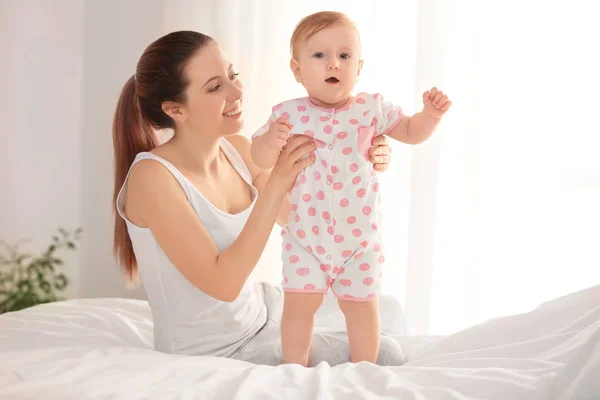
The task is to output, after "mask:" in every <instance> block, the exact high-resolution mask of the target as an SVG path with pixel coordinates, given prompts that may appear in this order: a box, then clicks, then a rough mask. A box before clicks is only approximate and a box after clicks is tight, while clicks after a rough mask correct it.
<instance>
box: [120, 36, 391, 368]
mask: <svg viewBox="0 0 600 400" xmlns="http://www.w3.org/2000/svg"><path fill="white" fill-rule="evenodd" d="M242 101H243V91H242V84H241V82H240V81H239V79H238V78H237V73H235V70H234V69H233V66H232V65H231V64H230V63H229V62H228V61H227V60H226V59H225V57H224V55H223V53H222V51H221V49H220V48H219V46H218V45H217V44H216V43H215V41H214V40H212V39H211V38H210V37H208V36H206V35H203V34H201V33H197V32H189V31H182V32H174V33H171V34H168V35H166V36H164V37H162V38H160V39H159V40H157V41H156V42H154V43H152V44H151V45H150V46H149V47H148V48H147V49H146V50H145V52H144V54H143V55H142V56H141V58H140V60H139V62H138V65H137V71H136V74H135V75H134V76H133V77H132V78H130V79H129V80H128V81H127V83H126V84H125V87H124V88H123V91H122V93H121V96H120V99H119V102H118V105H117V110H116V113H115V119H114V126H113V140H114V146H115V160H116V169H115V173H116V177H115V199H114V200H115V205H116V209H117V215H116V216H115V238H114V247H115V252H116V254H117V257H118V259H119V261H120V263H121V264H122V265H123V267H124V268H125V271H126V272H127V274H128V276H129V278H130V279H136V277H137V274H138V267H139V275H140V278H141V281H142V282H143V284H144V288H145V290H146V292H147V295H148V301H149V304H150V307H151V309H152V316H153V320H154V341H155V348H156V349H157V350H159V351H163V352H167V353H176V354H187V355H210V356H222V357H231V358H236V359H241V360H246V361H251V362H255V363H261V364H269V365H278V364H280V363H281V362H282V356H281V349H280V345H279V337H280V332H279V329H280V315H281V303H282V299H283V296H282V292H281V290H280V289H278V288H273V287H271V286H268V285H265V284H256V285H251V284H246V281H247V279H248V276H249V275H250V273H251V272H252V270H253V269H254V267H255V266H256V263H257V262H258V260H259V257H260V255H261V253H262V251H263V249H264V247H265V245H266V243H267V239H268V238H269V234H270V233H271V231H272V228H273V225H274V224H275V222H278V223H279V224H283V223H285V221H286V217H287V215H288V212H289V203H288V202H287V199H286V193H287V191H288V190H289V189H290V188H291V187H292V185H293V184H294V181H295V179H296V176H297V174H298V173H299V171H300V170H301V169H302V168H304V167H306V166H307V165H310V163H312V162H313V157H312V156H311V152H312V151H314V150H315V148H316V146H315V144H314V142H313V140H312V139H311V138H309V137H307V136H294V137H292V138H291V139H290V140H289V141H288V143H287V144H286V146H285V147H284V149H283V151H282V154H281V157H280V160H279V162H278V163H277V164H276V165H275V166H274V168H273V169H272V170H271V171H263V170H260V169H259V168H257V167H256V166H255V165H254V163H253V162H252V160H251V157H250V143H249V140H248V139H247V138H245V137H243V136H240V135H237V133H238V132H240V130H241V128H242V113H241V104H242ZM164 128H172V129H173V130H174V132H175V134H174V136H173V138H172V139H171V140H169V141H168V142H166V143H164V144H160V145H159V143H158V142H157V139H156V135H155V133H154V129H164ZM374 144H375V147H374V148H372V149H371V155H372V161H374V162H376V164H375V168H376V169H378V170H383V169H385V167H386V163H387V162H388V158H389V157H388V156H387V154H389V147H388V146H387V143H386V142H385V139H384V138H380V139H378V140H377V143H374ZM377 163H379V164H377ZM259 194H260V195H259ZM316 332H318V333H317V335H315V340H314V341H313V352H312V353H311V355H312V356H311V361H312V364H313V365H314V364H316V363H318V362H319V361H321V360H325V361H327V362H329V363H330V364H338V363H342V362H346V361H348V360H349V355H348V344H347V339H346V334H345V332H344V331H343V326H342V327H340V329H338V331H337V332H319V329H318V326H317V328H316ZM384 339H385V338H384ZM382 342H383V341H382ZM381 353H382V356H380V361H381V362H382V363H385V364H390V363H400V362H401V354H400V351H399V348H398V345H397V344H396V343H395V342H393V341H392V340H391V339H390V340H389V345H388V346H386V345H385V344H383V343H382V351H381Z"/></svg>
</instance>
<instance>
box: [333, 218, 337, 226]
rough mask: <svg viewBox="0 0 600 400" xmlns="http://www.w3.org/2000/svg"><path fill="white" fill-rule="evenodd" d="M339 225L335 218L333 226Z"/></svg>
mask: <svg viewBox="0 0 600 400" xmlns="http://www.w3.org/2000/svg"><path fill="white" fill-rule="evenodd" d="M336 225H337V221H336V220H335V218H334V219H333V226H336Z"/></svg>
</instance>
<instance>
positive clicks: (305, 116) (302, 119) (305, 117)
mask: <svg viewBox="0 0 600 400" xmlns="http://www.w3.org/2000/svg"><path fill="white" fill-rule="evenodd" d="M308 121H310V117H309V116H308V115H303V116H302V117H300V122H302V123H303V124H305V123H307V122H308Z"/></svg>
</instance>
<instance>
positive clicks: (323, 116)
mask: <svg viewBox="0 0 600 400" xmlns="http://www.w3.org/2000/svg"><path fill="white" fill-rule="evenodd" d="M329 118H331V116H329V115H321V116H320V117H319V119H320V120H321V121H322V122H325V121H329Z"/></svg>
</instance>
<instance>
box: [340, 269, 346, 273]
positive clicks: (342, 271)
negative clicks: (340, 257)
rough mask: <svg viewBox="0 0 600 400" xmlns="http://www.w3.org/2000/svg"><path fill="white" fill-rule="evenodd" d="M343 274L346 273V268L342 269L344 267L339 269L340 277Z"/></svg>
mask: <svg viewBox="0 0 600 400" xmlns="http://www.w3.org/2000/svg"><path fill="white" fill-rule="evenodd" d="M344 272H346V268H344V267H342V268H340V275H342V274H343V273H344Z"/></svg>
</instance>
